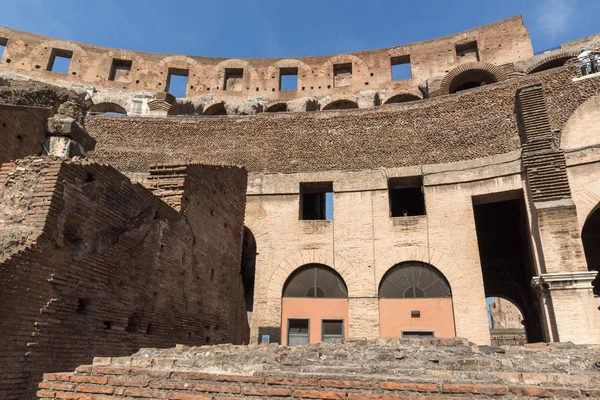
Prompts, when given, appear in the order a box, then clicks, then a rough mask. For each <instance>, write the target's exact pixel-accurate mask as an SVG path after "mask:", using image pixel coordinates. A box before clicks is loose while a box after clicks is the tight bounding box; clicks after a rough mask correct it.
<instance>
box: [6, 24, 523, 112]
mask: <svg viewBox="0 0 600 400" xmlns="http://www.w3.org/2000/svg"><path fill="white" fill-rule="evenodd" d="M0 45H4V46H5V49H4V52H3V54H2V58H1V60H0V72H2V71H3V70H4V71H9V72H10V73H13V74H20V75H26V76H27V77H29V78H33V79H36V80H41V81H45V82H50V83H56V84H80V85H81V84H84V87H85V88H86V89H87V90H92V94H95V93H101V94H102V95H101V96H99V95H97V94H96V95H95V97H96V99H94V101H93V103H94V104H95V105H96V107H95V108H92V109H91V111H99V112H105V111H113V112H124V111H125V112H127V113H129V114H152V111H156V110H160V109H161V107H160V105H156V104H154V106H153V105H152V104H150V105H149V106H148V103H152V99H154V98H155V96H156V94H157V93H164V92H168V91H169V84H170V81H171V78H172V77H173V76H177V75H178V76H184V77H187V86H186V96H185V97H186V98H187V99H186V101H182V100H181V99H180V100H179V101H178V102H177V103H185V102H187V103H189V104H190V105H191V106H188V111H187V112H186V111H185V110H171V111H170V112H169V113H170V114H173V113H175V114H184V113H187V114H190V113H192V114H193V113H195V114H199V113H203V114H212V115H218V114H251V113H255V112H257V111H263V110H264V111H311V110H318V109H324V110H327V109H340V108H366V107H372V106H376V105H379V104H384V103H390V102H403V101H407V100H408V101H410V100H418V99H421V98H423V97H433V96H436V95H440V94H448V93H449V92H453V91H458V90H461V89H465V88H469V87H470V85H472V84H473V82H471V81H464V82H462V81H460V80H456V81H455V82H454V83H451V82H446V81H445V79H444V78H445V77H447V76H448V75H449V74H451V73H453V71H455V72H454V75H458V74H459V73H460V72H461V71H463V70H467V69H472V68H473V66H474V65H475V66H476V67H477V68H476V69H477V70H478V71H480V72H479V74H478V76H477V79H476V80H477V82H478V84H481V82H485V83H493V82H496V81H499V80H503V79H505V78H506V77H507V76H508V75H509V74H510V73H511V72H514V68H512V66H513V64H514V63H515V62H519V61H523V60H526V59H529V58H531V57H532V56H533V51H532V46H531V41H530V38H529V33H528V31H527V29H526V28H525V27H524V26H523V21H522V19H521V17H520V16H516V17H512V18H509V19H506V20H502V21H499V22H495V23H492V24H489V25H485V26H482V27H479V28H475V29H471V30H468V31H465V32H461V33H457V34H454V35H449V36H445V37H442V38H439V39H433V40H428V41H424V42H418V43H410V44H406V45H402V46H397V47H391V48H384V49H378V50H369V51H362V52H357V53H348V54H338V55H334V56H319V57H299V58H286V59H275V58H265V59H239V58H231V59H225V58H212V57H197V56H185V55H174V54H152V53H142V52H134V51H128V50H120V49H111V48H106V47H100V46H94V45H88V44H82V43H76V42H70V41H65V40H57V39H52V38H48V37H43V36H38V35H34V34H30V33H26V32H21V31H16V30H13V29H9V28H5V27H0ZM59 58H66V59H67V61H68V62H69V66H68V70H67V71H64V72H63V73H59V72H53V71H52V70H53V67H54V66H55V62H56V61H57V60H58V59H59ZM398 64H408V65H406V66H405V70H406V71H407V72H408V71H410V72H408V73H407V75H408V77H407V78H405V79H399V80H394V79H393V77H392V67H393V66H394V65H398ZM65 72H66V73H65ZM286 76H288V77H291V78H292V79H296V80H297V84H296V90H285V89H287V88H286V87H282V83H281V80H282V77H286ZM292 86H293V85H292ZM136 96H137V101H138V103H139V104H138V105H137V106H136V105H135V104H134V103H135V102H136ZM150 96H151V97H150ZM92 97H93V96H92ZM159 97H160V99H159V100H161V101H163V102H164V101H166V102H169V103H171V104H173V103H175V101H174V99H170V96H159ZM98 99H100V100H98ZM228 102H229V103H230V104H229V107H226V106H227V103H228ZM105 103H110V104H114V105H118V107H116V106H114V105H113V106H110V107H109V106H106V105H103V104H105ZM231 104H234V105H235V107H233V106H231ZM249 104H250V105H249ZM119 107H120V108H119ZM163 108H164V107H163ZM175 108H177V107H175ZM179 108H182V107H181V106H180V107H179ZM232 108H235V110H233V109H232ZM190 109H193V110H192V111H191V112H190V111H189V110H190ZM198 110H200V112H198Z"/></svg>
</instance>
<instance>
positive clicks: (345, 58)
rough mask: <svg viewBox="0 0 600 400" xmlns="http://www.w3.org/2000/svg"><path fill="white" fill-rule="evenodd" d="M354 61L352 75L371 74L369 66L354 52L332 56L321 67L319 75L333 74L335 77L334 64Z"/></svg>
mask: <svg viewBox="0 0 600 400" xmlns="http://www.w3.org/2000/svg"><path fill="white" fill-rule="evenodd" d="M347 63H352V75H354V74H356V75H362V76H369V67H368V66H367V64H366V63H365V62H364V61H363V60H362V59H361V58H360V57H358V56H355V55H353V54H339V55H337V56H334V57H331V58H330V59H329V60H327V61H325V62H324V63H323V64H322V65H321V68H320V69H319V76H327V74H331V77H332V78H333V66H334V64H347Z"/></svg>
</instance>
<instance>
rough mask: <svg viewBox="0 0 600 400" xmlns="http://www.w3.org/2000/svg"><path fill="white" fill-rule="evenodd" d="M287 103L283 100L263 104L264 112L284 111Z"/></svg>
mask: <svg viewBox="0 0 600 400" xmlns="http://www.w3.org/2000/svg"><path fill="white" fill-rule="evenodd" d="M287 110H288V109H287V103H286V102H283V101H272V102H269V103H267V104H266V105H265V112H285V111H287Z"/></svg>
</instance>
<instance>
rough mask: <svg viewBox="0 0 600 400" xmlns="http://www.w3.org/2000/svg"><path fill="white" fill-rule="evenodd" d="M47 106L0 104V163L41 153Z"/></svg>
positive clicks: (47, 111) (49, 114)
mask: <svg viewBox="0 0 600 400" xmlns="http://www.w3.org/2000/svg"><path fill="white" fill-rule="evenodd" d="M51 115H52V110H51V109H49V108H38V107H25V106H14V105H8V104H0V138H2V139H1V140H0V163H4V162H7V161H10V160H16V159H19V158H23V157H26V156H29V155H35V154H41V152H42V146H43V144H44V139H45V138H46V133H45V131H44V123H45V122H46V120H47V119H48V117H50V116H51Z"/></svg>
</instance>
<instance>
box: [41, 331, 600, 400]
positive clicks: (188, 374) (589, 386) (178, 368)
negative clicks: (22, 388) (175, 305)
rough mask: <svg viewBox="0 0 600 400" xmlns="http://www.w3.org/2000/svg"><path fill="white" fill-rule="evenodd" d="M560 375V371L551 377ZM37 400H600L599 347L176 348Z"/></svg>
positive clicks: (81, 376) (56, 386)
mask: <svg viewBox="0 0 600 400" xmlns="http://www.w3.org/2000/svg"><path fill="white" fill-rule="evenodd" d="M557 371H561V372H560V373H557ZM37 394H38V397H40V398H42V399H79V400H87V399H89V400H97V399H113V398H114V399H139V398H145V399H169V400H171V399H172V400H212V399H233V398H255V399H256V398H262V399H282V398H294V399H296V398H299V399H300V398H301V399H350V400H352V399H377V400H387V399H407V400H408V399H414V400H444V399H447V400H450V399H487V398H495V399H516V398H599V397H600V346H576V345H573V344H570V343H561V344H549V345H547V344H543V343H542V344H533V345H531V344H530V345H525V346H505V347H502V348H497V347H490V346H481V347H478V346H475V345H473V344H472V343H469V342H468V341H466V340H463V339H425V340H419V339H410V340H408V339H404V340H403V339H400V340H398V339H395V340H378V341H366V340H340V341H334V342H329V343H320V344H316V345H307V346H301V347H285V346H279V345H275V344H273V345H269V346H233V345H217V346H203V347H187V346H177V347H176V348H174V349H162V350H157V349H142V350H140V351H139V352H138V353H136V354H134V355H133V356H132V357H117V358H103V357H98V358H95V359H94V363H93V365H85V366H80V367H78V368H77V370H76V371H75V372H74V373H52V374H46V375H45V376H44V381H43V382H42V383H40V386H39V391H38V393H37Z"/></svg>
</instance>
